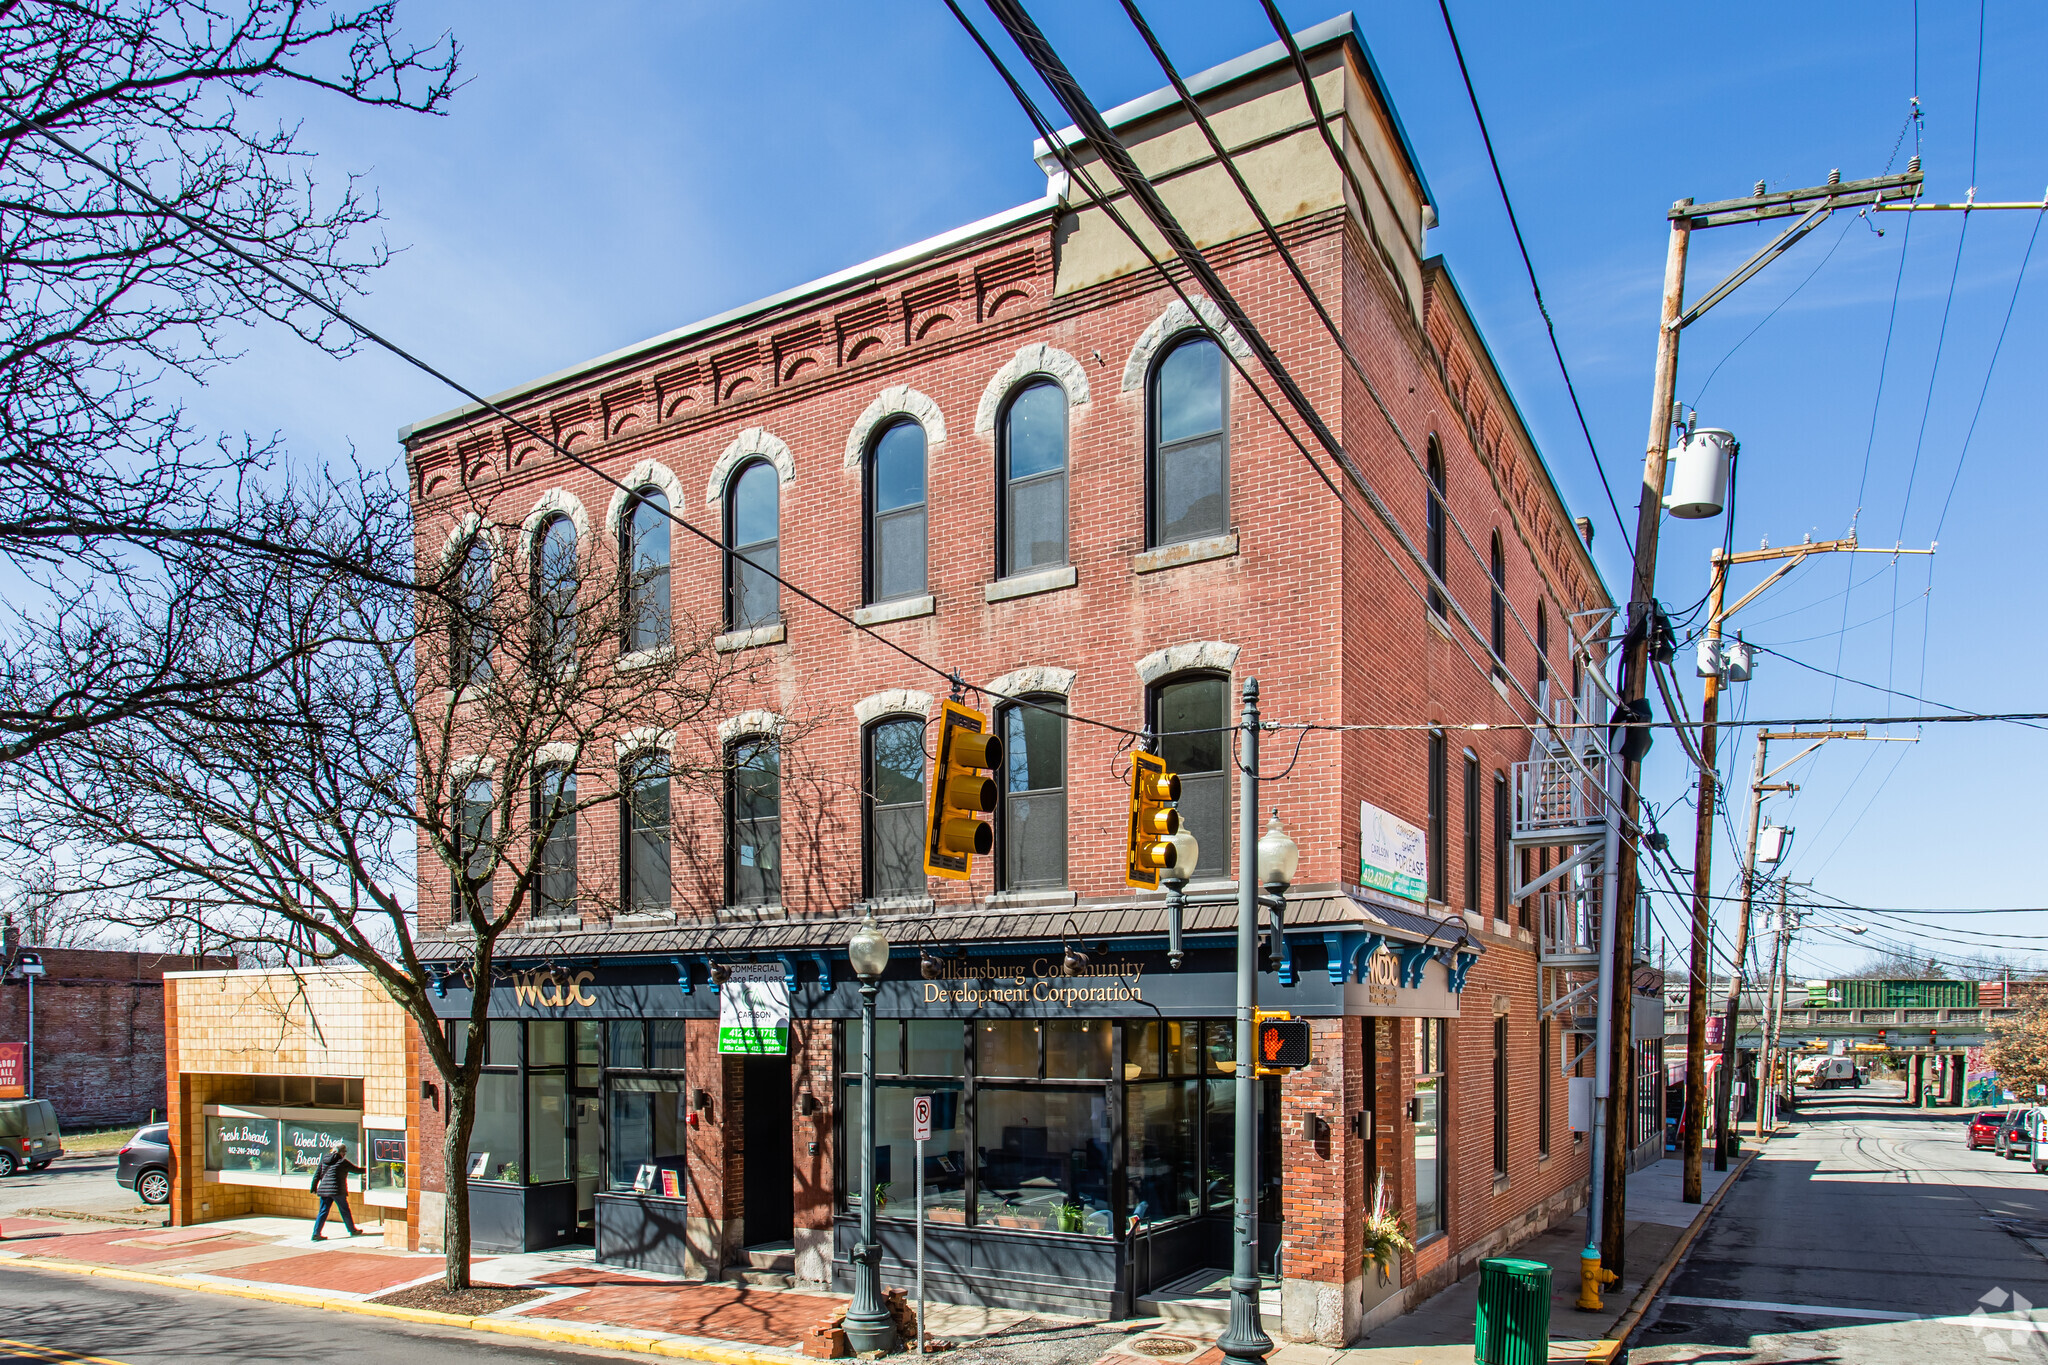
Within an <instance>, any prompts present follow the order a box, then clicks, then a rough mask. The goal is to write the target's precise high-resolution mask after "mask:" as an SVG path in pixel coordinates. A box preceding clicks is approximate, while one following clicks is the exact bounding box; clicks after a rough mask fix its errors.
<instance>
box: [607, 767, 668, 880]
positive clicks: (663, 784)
mask: <svg viewBox="0 0 2048 1365" xmlns="http://www.w3.org/2000/svg"><path fill="white" fill-rule="evenodd" d="M668 779H669V761H668V755H667V754H665V753H663V752H661V751H660V750H659V749H652V750H646V751H643V752H641V753H639V754H637V755H634V756H633V757H631V758H629V759H627V760H626V763H625V765H624V767H623V768H622V769H621V770H620V773H619V786H620V788H621V790H622V793H623V795H624V797H625V800H624V801H623V802H622V805H623V806H624V808H625V809H624V814H625V817H626V818H625V819H624V820H623V821H621V822H620V829H619V833H620V834H621V835H622V836H623V837H622V839H621V842H622V844H623V845H624V848H623V850H622V851H623V852H624V854H625V858H624V860H623V861H624V863H625V877H624V878H623V881H624V883H625V884H624V886H623V887H622V888H621V896H620V899H621V900H622V901H623V902H624V908H625V911H626V913H627V914H629V915H664V914H667V913H668V910H669V860H668V845H669V791H668Z"/></svg>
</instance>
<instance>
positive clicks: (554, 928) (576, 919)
mask: <svg viewBox="0 0 2048 1365" xmlns="http://www.w3.org/2000/svg"><path fill="white" fill-rule="evenodd" d="M582 927H583V917H582V916H581V915H556V916H554V917H553V918H551V919H530V920H528V921H527V922H526V932H527V933H529V934H560V933H574V932H576V931H577V930H579V929H581V928H582Z"/></svg>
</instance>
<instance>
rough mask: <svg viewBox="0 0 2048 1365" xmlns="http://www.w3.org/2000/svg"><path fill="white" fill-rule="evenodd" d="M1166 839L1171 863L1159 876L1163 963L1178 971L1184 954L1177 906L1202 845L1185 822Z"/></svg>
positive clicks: (1183, 901)
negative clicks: (1163, 902)
mask: <svg viewBox="0 0 2048 1365" xmlns="http://www.w3.org/2000/svg"><path fill="white" fill-rule="evenodd" d="M1166 842H1167V843H1169V844H1172V845H1173V866H1172V867H1170V868H1168V869H1167V870H1166V871H1165V872H1164V873H1163V874H1162V875H1161V876H1160V878H1159V880H1160V882H1161V883H1162V884H1163V885H1164V886H1165V887H1166V965H1167V966H1169V967H1171V968H1173V969H1174V970H1175V971H1179V970H1180V964H1181V963H1182V962H1183V961H1184V960H1186V958H1187V953H1186V952H1185V951H1183V950H1182V948H1181V945H1180V921H1181V909H1182V907H1184V906H1185V905H1186V904H1187V903H1188V882H1189V881H1190V880H1191V879H1192V878H1193V877H1194V875H1195V864H1196V863H1197V862H1199V861H1200V860H1201V857H1202V845H1201V843H1200V842H1199V841H1197V840H1196V838H1195V835H1194V831H1193V830H1190V829H1189V828H1188V827H1187V826H1186V825H1182V826H1181V827H1180V829H1179V830H1177V831H1176V832H1174V833H1173V834H1170V835H1168V836H1167V838H1166Z"/></svg>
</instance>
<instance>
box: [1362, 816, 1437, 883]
mask: <svg viewBox="0 0 2048 1365" xmlns="http://www.w3.org/2000/svg"><path fill="white" fill-rule="evenodd" d="M1358 834H1359V839H1358V884H1359V885H1360V886H1365V887H1370V888H1372V889H1373V890H1375V891H1384V892H1386V893H1387V894H1388V895H1392V896H1400V897H1403V898H1404V899H1407V900H1411V901H1422V900H1426V899H1427V898H1428V894H1429V836H1428V835H1427V834H1425V833H1424V832H1423V831H1422V830H1420V829H1418V828H1416V827H1415V826H1414V825H1411V824H1409V823H1408V822H1407V821H1406V820H1403V819H1401V818H1400V817H1399V816H1397V815H1390V814H1388V813H1387V812H1386V811H1383V810H1381V809H1380V808H1379V807H1378V806H1375V805H1373V804H1372V803H1371V802H1370V801H1361V802H1359V803H1358Z"/></svg>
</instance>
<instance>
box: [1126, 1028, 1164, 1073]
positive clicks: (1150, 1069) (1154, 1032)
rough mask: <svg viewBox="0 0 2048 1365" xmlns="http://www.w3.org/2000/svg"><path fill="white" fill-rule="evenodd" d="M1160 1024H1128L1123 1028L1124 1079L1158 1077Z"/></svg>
mask: <svg viewBox="0 0 2048 1365" xmlns="http://www.w3.org/2000/svg"><path fill="white" fill-rule="evenodd" d="M1163 1027H1164V1025H1162V1024H1157V1023H1146V1024H1130V1025H1127V1026H1126V1027H1125V1029H1124V1079H1125V1080H1127V1081H1150V1080H1157V1079H1158V1078H1159V1033H1160V1030H1161V1029H1162V1028H1163Z"/></svg>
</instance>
